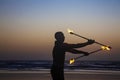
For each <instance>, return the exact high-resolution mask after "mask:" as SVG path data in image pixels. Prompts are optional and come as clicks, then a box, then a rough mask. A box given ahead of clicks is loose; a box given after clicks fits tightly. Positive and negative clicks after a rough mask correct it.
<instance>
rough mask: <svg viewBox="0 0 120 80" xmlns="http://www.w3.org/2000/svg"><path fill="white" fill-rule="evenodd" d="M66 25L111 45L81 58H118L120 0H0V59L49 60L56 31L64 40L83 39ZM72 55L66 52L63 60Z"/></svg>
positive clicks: (95, 46)
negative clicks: (61, 33) (72, 32)
mask: <svg viewBox="0 0 120 80" xmlns="http://www.w3.org/2000/svg"><path fill="white" fill-rule="evenodd" d="M67 28H70V29H73V30H74V32H75V33H78V34H80V35H82V36H85V37H88V38H91V39H95V40H96V41H98V42H101V43H104V44H108V45H110V46H112V47H113V49H112V50H111V51H101V52H99V53H96V54H92V55H90V56H89V57H86V58H82V59H81V60H108V61H109V60H118V61H120V50H119V48H120V43H119V41H120V0H0V60H31V59H33V60H51V59H52V56H51V54H52V48H53V46H54V41H55V39H54V34H55V32H57V31H63V32H64V34H65V36H66V40H65V42H67V43H82V42H86V40H84V39H81V38H78V37H75V36H73V35H70V34H68V33H67ZM98 48H100V46H99V45H96V44H94V45H90V46H87V47H86V48H81V49H80V50H85V51H87V52H90V51H93V50H96V49H98ZM75 56H79V55H73V54H69V53H67V54H66V60H68V59H70V58H71V57H75Z"/></svg>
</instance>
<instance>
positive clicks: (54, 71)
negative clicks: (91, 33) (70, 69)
mask: <svg viewBox="0 0 120 80" xmlns="http://www.w3.org/2000/svg"><path fill="white" fill-rule="evenodd" d="M55 39H56V41H55V46H54V48H53V54H52V55H53V64H52V67H51V76H52V78H53V80H64V61H65V52H71V53H75V54H77V53H78V54H81V53H82V54H84V55H86V56H87V55H89V53H87V52H83V51H79V50H76V49H75V48H81V47H84V46H87V45H90V44H93V43H94V42H95V41H94V40H88V42H85V43H79V44H67V43H64V40H65V37H64V34H63V33H62V32H56V33H55Z"/></svg>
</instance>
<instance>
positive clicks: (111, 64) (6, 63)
mask: <svg viewBox="0 0 120 80" xmlns="http://www.w3.org/2000/svg"><path fill="white" fill-rule="evenodd" d="M51 65H52V61H50V60H3V61H2V60H1V61H0V70H9V71H41V70H50V68H51ZM64 70H65V71H69V70H72V71H76V70H112V71H120V61H76V62H75V63H74V64H69V61H66V62H65V68H64Z"/></svg>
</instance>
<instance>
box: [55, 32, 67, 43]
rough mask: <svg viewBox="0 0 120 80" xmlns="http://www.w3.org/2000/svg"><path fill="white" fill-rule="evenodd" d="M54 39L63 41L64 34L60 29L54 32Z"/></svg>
mask: <svg viewBox="0 0 120 80" xmlns="http://www.w3.org/2000/svg"><path fill="white" fill-rule="evenodd" d="M55 39H56V40H57V41H59V42H61V43H63V42H64V40H65V37H64V34H63V33H62V32H61V31H59V32H56V33H55Z"/></svg>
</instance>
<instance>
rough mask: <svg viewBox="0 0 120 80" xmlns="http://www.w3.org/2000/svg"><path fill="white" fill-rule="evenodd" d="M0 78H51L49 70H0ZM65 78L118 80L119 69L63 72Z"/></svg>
mask: <svg viewBox="0 0 120 80" xmlns="http://www.w3.org/2000/svg"><path fill="white" fill-rule="evenodd" d="M0 80H52V79H51V75H50V73H49V71H47V72H41V71H39V72H38V71H36V72H35V71H27V72H25V71H20V72H18V71H15V72H13V71H12V72H11V71H9V72H0ZM65 80H120V71H114V72H111V71H109V72H108V71H107V72H101V71H79V72H65Z"/></svg>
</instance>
